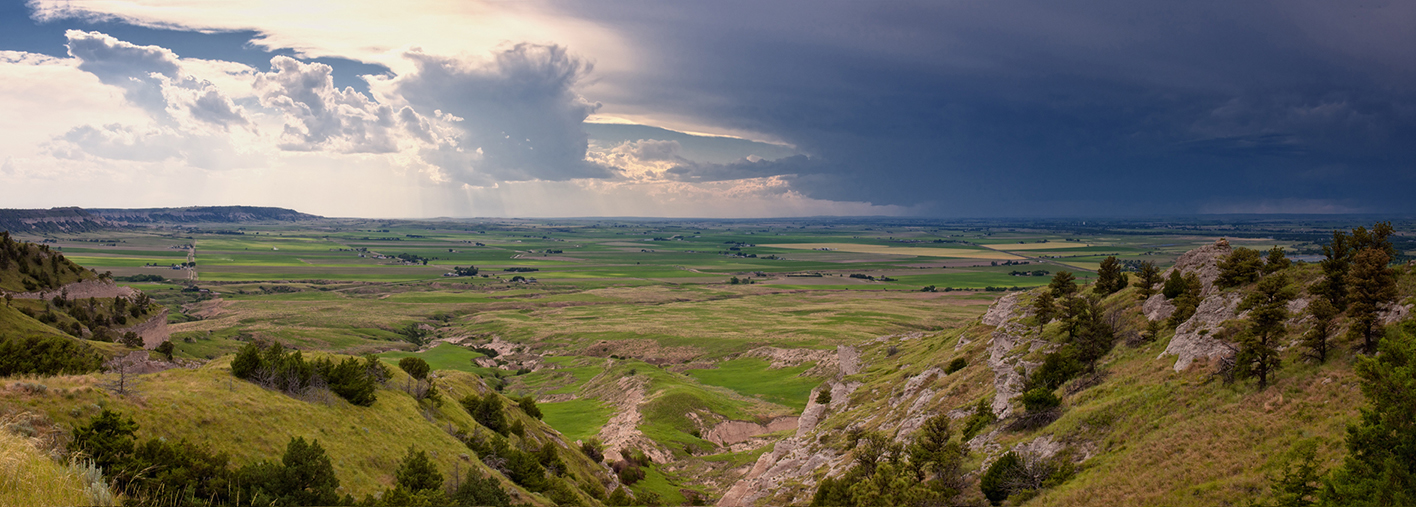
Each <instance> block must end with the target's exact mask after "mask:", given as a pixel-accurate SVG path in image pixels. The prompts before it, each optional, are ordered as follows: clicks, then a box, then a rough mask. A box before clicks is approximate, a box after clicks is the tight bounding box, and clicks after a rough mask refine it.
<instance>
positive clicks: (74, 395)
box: [0, 358, 606, 504]
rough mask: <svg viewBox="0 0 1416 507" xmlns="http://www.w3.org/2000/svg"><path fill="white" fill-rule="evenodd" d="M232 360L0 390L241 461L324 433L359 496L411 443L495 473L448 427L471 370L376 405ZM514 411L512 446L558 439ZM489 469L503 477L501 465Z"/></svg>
mask: <svg viewBox="0 0 1416 507" xmlns="http://www.w3.org/2000/svg"><path fill="white" fill-rule="evenodd" d="M228 360H229V358H222V359H221V360H218V361H213V362H210V363H208V364H206V365H204V366H203V367H201V368H197V369H172V370H167V371H163V372H160V373H156V374H151V375H143V376H141V377H140V380H139V381H138V383H137V393H136V394H133V395H129V396H119V395H116V394H113V393H111V392H109V391H107V390H104V389H102V388H101V387H100V385H101V384H102V382H103V381H104V380H105V379H106V378H107V377H111V375H109V376H103V375H83V376H61V377H50V378H45V379H40V380H37V381H28V382H30V383H36V382H38V383H42V384H43V385H44V386H45V388H44V389H42V390H39V391H35V390H20V389H13V388H11V389H5V390H3V391H0V404H3V405H5V406H7V407H10V408H9V410H29V411H35V412H39V413H44V414H47V415H48V416H49V417H50V419H51V420H52V421H53V422H54V423H57V424H59V425H60V426H63V427H74V426H77V425H82V424H85V423H87V421H88V420H89V419H90V418H91V417H92V416H93V415H95V414H97V413H98V412H99V411H100V410H101V409H110V410H116V411H119V412H121V413H123V414H124V415H129V416H132V417H133V419H134V420H136V421H137V423H138V424H139V426H140V428H139V430H138V437H139V438H140V439H142V440H146V439H148V438H154V437H161V438H165V439H167V440H169V441H175V440H181V439H186V440H189V441H194V442H203V443H207V444H210V445H211V446H212V448H213V449H214V450H216V451H221V452H226V453H229V454H230V455H231V456H232V458H233V461H234V463H235V464H236V465H241V464H246V463H251V462H254V461H258V460H271V459H276V460H278V459H279V457H280V455H281V453H282V452H283V451H284V449H285V445H286V443H287V442H288V441H289V440H290V438H291V437H304V438H306V439H315V440H319V442H320V444H321V445H322V446H323V447H324V449H325V450H326V452H327V453H328V455H329V456H330V458H331V460H332V461H333V464H334V468H335V472H336V474H337V476H338V477H339V479H340V483H341V490H340V492H341V493H346V492H347V493H350V494H353V495H354V496H355V497H356V498H361V497H362V496H363V495H366V494H373V493H376V492H379V491H382V490H383V489H384V488H387V487H390V486H391V485H392V484H393V473H394V471H395V469H396V468H397V465H398V460H399V459H401V458H402V457H403V455H404V453H405V452H406V451H407V450H408V448H409V447H410V446H411V447H414V448H416V449H420V450H425V451H427V452H428V453H429V455H430V456H431V457H432V458H433V460H434V461H435V462H436V463H437V465H438V468H439V470H440V471H441V472H442V473H443V474H444V475H445V476H447V477H449V478H450V477H452V476H453V474H454V470H459V471H460V472H459V473H460V474H461V475H462V476H464V477H465V476H466V475H467V474H468V473H474V472H475V473H481V474H487V473H489V469H488V468H487V467H486V466H485V465H483V464H482V463H481V462H480V461H479V460H478V458H477V457H476V455H475V453H473V452H472V451H471V450H469V449H468V448H467V447H466V446H465V445H463V444H462V443H461V442H460V441H459V440H458V439H457V438H456V437H454V436H453V435H452V434H450V433H449V428H451V429H452V430H459V429H460V430H463V431H469V430H474V428H477V427H478V425H477V423H476V422H475V421H473V420H472V419H471V417H470V416H469V415H468V414H467V413H466V412H465V411H463V410H462V408H461V406H460V405H458V404H457V403H456V402H455V401H451V399H456V398H459V397H461V396H463V395H465V394H467V393H474V392H480V391H483V390H485V388H484V387H483V386H482V384H481V382H480V381H479V380H477V379H476V378H475V377H472V376H469V375H467V374H463V373H459V372H439V373H441V374H444V375H445V377H444V378H443V379H442V380H441V381H440V385H441V389H443V392H444V393H445V396H446V397H447V398H449V399H450V400H449V401H448V402H446V403H443V404H442V405H441V406H440V407H432V406H430V405H429V404H427V403H422V404H420V403H419V402H417V401H415V400H414V399H413V398H412V397H411V396H410V395H408V394H407V393H404V392H403V391H401V390H399V389H397V388H396V387H395V388H385V389H379V390H378V393H377V396H378V400H377V401H376V402H375V403H374V404H373V405H372V406H370V407H359V406H354V405H351V404H349V403H348V402H345V401H344V400H342V399H339V398H338V397H334V396H332V395H331V396H329V397H328V399H323V400H314V401H306V400H301V399H296V398H293V397H290V396H288V395H286V394H283V393H280V392H277V391H271V390H267V389H263V388H261V387H258V386H256V385H254V384H251V383H248V382H245V381H242V380H238V379H235V378H233V377H232V376H231V374H230V371H229V368H228V366H227V361H228ZM406 381H407V376H406V375H405V374H403V373H402V372H400V371H397V370H396V369H395V372H394V376H393V378H391V379H390V380H389V384H388V385H389V386H401V385H403V383H405V382H406ZM7 384H13V382H11V383H7ZM7 387H8V385H7ZM508 415H509V416H510V417H512V418H514V419H515V420H520V421H522V423H523V424H524V425H525V427H526V428H527V434H526V437H524V438H522V437H514V436H513V437H512V440H513V444H514V445H523V444H521V442H523V441H525V442H527V444H525V445H532V444H533V443H534V442H545V441H554V442H560V439H559V436H558V435H556V434H555V433H554V432H553V431H551V430H550V429H549V428H548V427H547V426H545V425H544V424H541V423H539V422H538V421H536V420H535V419H533V418H530V417H528V416H526V415H525V414H522V413H520V411H519V410H516V409H511V410H508ZM482 431H485V430H482ZM538 446H539V444H534V445H532V447H533V448H534V447H538ZM560 454H561V457H562V459H563V460H564V461H565V462H566V463H567V465H568V466H569V467H570V470H571V474H572V477H577V476H578V477H582V478H584V479H582V480H580V482H582V483H586V484H595V483H598V482H599V481H600V480H602V479H604V478H605V477H606V475H605V474H606V471H605V469H604V468H603V467H601V466H599V465H595V464H592V463H590V462H589V461H588V460H587V459H585V458H584V457H583V456H582V455H580V454H579V452H578V451H574V450H571V449H565V450H563V451H562V452H561V453H560ZM493 476H497V477H500V476H499V475H498V474H495V473H493ZM589 478H594V480H593V481H592V480H588V479H589ZM502 482H503V486H504V487H505V488H506V489H508V490H511V491H516V492H517V494H519V495H521V497H522V498H523V500H524V501H531V502H533V503H536V504H546V503H547V501H546V500H545V499H544V497H542V496H541V495H536V494H531V493H529V492H526V491H525V490H524V489H521V488H519V487H518V486H516V485H514V484H512V483H511V482H509V481H505V480H503V481H502Z"/></svg>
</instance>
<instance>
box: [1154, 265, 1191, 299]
mask: <svg viewBox="0 0 1416 507" xmlns="http://www.w3.org/2000/svg"><path fill="white" fill-rule="evenodd" d="M1185 288H1186V285H1185V274H1184V273H1181V272H1180V269H1179V268H1175V269H1171V270H1170V276H1168V277H1166V278H1165V287H1163V288H1162V289H1161V291H1160V292H1161V294H1164V295H1165V299H1175V298H1177V297H1180V295H1181V294H1184V293H1185Z"/></svg>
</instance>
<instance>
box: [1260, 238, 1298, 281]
mask: <svg viewBox="0 0 1416 507" xmlns="http://www.w3.org/2000/svg"><path fill="white" fill-rule="evenodd" d="M1292 265H1293V261H1290V260H1288V257H1287V256H1285V255H1283V247H1281V246H1278V245H1274V247H1273V248H1271V249H1269V251H1268V258H1266V259H1265V260H1264V274H1265V275H1268V274H1273V273H1277V272H1279V271H1283V270H1285V269H1288V267H1289V266H1292Z"/></svg>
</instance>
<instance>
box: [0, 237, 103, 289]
mask: <svg viewBox="0 0 1416 507" xmlns="http://www.w3.org/2000/svg"><path fill="white" fill-rule="evenodd" d="M97 276H98V275H95V274H94V273H93V272H91V271H89V270H86V269H84V268H83V267H81V266H79V265H78V264H75V263H74V262H73V261H70V260H69V259H66V258H64V254H63V253H60V252H59V251H58V250H53V249H50V248H49V245H45V244H35V243H29V242H25V241H15V240H14V239H13V238H11V237H10V234H9V233H7V232H6V233H0V291H9V292H31V291H37V290H49V289H57V288H59V287H62V286H64V285H65V284H69V283H73V282H77V281H80V280H88V279H92V278H97Z"/></svg>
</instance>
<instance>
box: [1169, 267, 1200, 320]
mask: <svg viewBox="0 0 1416 507" xmlns="http://www.w3.org/2000/svg"><path fill="white" fill-rule="evenodd" d="M1180 284H1181V286H1183V287H1184V288H1183V289H1181V290H1182V292H1181V293H1180V295H1179V296H1177V297H1176V298H1175V311H1174V312H1173V313H1171V314H1170V321H1169V324H1170V327H1180V324H1183V323H1185V321H1187V320H1190V317H1192V316H1194V315H1195V311H1196V310H1198V309H1199V308H1200V293H1201V291H1202V290H1204V284H1202V283H1201V282H1200V276H1199V275H1196V274H1194V273H1190V274H1187V275H1185V277H1184V278H1182V279H1181V280H1180ZM1169 285H1170V284H1169V282H1166V287H1167V290H1169Z"/></svg>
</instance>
